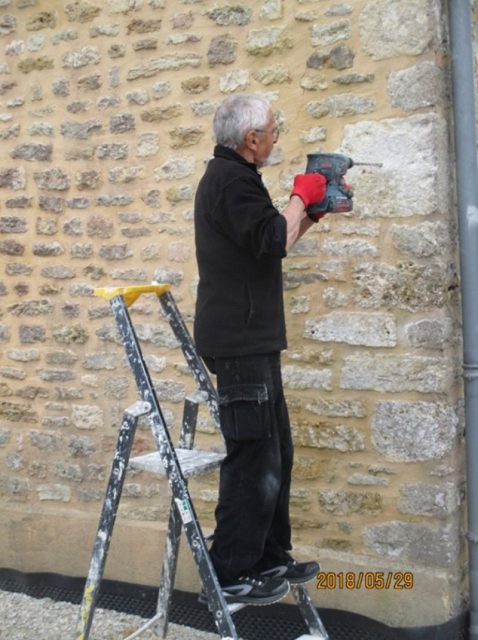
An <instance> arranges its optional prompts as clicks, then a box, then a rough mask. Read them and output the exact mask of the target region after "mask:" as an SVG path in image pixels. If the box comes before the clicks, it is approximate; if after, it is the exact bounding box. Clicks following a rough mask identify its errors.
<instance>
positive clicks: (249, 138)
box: [244, 129, 257, 149]
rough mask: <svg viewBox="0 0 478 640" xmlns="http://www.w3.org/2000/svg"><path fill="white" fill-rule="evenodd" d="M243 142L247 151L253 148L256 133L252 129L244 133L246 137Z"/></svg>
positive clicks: (255, 142) (255, 141)
mask: <svg viewBox="0 0 478 640" xmlns="http://www.w3.org/2000/svg"><path fill="white" fill-rule="evenodd" d="M244 142H245V143H246V146H247V148H248V149H251V148H254V147H255V145H256V144H257V137H256V132H255V131H254V129H251V130H250V131H248V132H247V133H246V137H245V140H244Z"/></svg>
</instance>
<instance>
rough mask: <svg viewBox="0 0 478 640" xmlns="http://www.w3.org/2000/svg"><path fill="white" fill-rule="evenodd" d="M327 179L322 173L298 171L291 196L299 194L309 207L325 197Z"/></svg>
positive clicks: (305, 205)
mask: <svg viewBox="0 0 478 640" xmlns="http://www.w3.org/2000/svg"><path fill="white" fill-rule="evenodd" d="M326 190H327V181H326V179H325V178H324V176H323V175H322V174H320V173H298V174H297V175H296V176H295V178H294V187H293V189H292V193H291V194H290V195H291V196H299V198H300V199H301V200H302V202H303V203H304V207H305V208H306V209H307V207H308V206H309V205H311V204H312V203H314V202H321V201H322V200H323V199H324V198H325V192H326Z"/></svg>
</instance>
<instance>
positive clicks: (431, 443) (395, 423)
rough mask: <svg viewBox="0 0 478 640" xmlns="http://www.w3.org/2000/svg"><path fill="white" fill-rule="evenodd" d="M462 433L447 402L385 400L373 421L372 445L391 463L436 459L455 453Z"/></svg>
mask: <svg viewBox="0 0 478 640" xmlns="http://www.w3.org/2000/svg"><path fill="white" fill-rule="evenodd" d="M458 430H459V421H458V416H457V413H456V411H455V409H454V408H453V407H452V406H451V405H449V404H446V403H444V402H411V401H400V400H381V401H379V402H378V403H377V407H376V411H375V414H374V416H373V419H372V442H373V444H374V446H375V448H376V449H377V450H378V451H379V452H380V453H381V454H383V455H384V456H385V457H386V458H388V459H391V460H403V461H405V462H412V461H417V460H432V459H435V458H440V457H442V456H444V455H445V454H446V453H448V452H449V451H451V449H452V448H453V446H454V444H455V443H456V440H457V436H458Z"/></svg>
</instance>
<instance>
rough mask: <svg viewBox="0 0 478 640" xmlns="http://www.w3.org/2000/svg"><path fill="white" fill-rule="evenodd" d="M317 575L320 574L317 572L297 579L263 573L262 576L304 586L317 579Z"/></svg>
mask: <svg viewBox="0 0 478 640" xmlns="http://www.w3.org/2000/svg"><path fill="white" fill-rule="evenodd" d="M317 573H318V572H317V571H314V573H311V574H308V575H306V576H301V577H297V578H288V577H287V575H282V576H274V575H273V574H267V573H263V574H262V575H263V576H264V578H283V579H284V580H287V582H288V583H289V584H304V583H305V582H310V581H311V580H313V579H314V578H316V576H317Z"/></svg>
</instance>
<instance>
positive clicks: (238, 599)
mask: <svg viewBox="0 0 478 640" xmlns="http://www.w3.org/2000/svg"><path fill="white" fill-rule="evenodd" d="M289 591H290V587H289V589H287V591H284V593H281V594H280V595H275V596H269V597H268V598H248V597H247V596H228V595H227V594H225V593H224V594H223V595H224V599H225V601H226V604H247V605H249V606H252V607H265V606H267V605H269V604H274V602H279V601H280V600H282V599H283V598H285V597H286V595H287V594H288V593H289ZM198 602H199V603H200V604H207V605H208V608H209V610H211V607H210V606H209V602H208V599H207V598H206V596H204V595H203V594H200V595H199V596H198Z"/></svg>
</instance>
